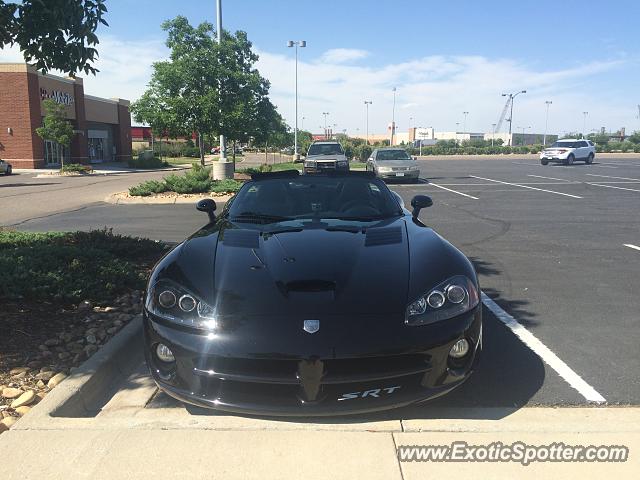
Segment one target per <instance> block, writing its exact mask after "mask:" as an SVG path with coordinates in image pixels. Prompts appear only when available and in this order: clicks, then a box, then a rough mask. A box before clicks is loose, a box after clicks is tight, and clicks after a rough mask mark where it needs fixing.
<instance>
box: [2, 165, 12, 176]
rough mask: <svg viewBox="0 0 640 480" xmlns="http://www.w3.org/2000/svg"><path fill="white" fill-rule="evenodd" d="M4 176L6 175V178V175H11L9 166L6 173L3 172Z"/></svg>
mask: <svg viewBox="0 0 640 480" xmlns="http://www.w3.org/2000/svg"><path fill="white" fill-rule="evenodd" d="M4 174H5V175H7V176H8V175H11V165H9V166H8V167H7V171H6V172H4Z"/></svg>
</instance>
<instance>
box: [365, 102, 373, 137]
mask: <svg viewBox="0 0 640 480" xmlns="http://www.w3.org/2000/svg"><path fill="white" fill-rule="evenodd" d="M372 103H373V102H372V101H371V100H365V101H364V106H365V107H366V108H367V120H366V128H367V130H366V132H367V145H369V105H371V104H372Z"/></svg>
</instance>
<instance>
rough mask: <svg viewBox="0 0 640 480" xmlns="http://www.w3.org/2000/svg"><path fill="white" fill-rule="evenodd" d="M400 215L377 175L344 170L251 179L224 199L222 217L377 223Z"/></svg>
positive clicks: (240, 220) (395, 201)
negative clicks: (341, 173) (331, 173)
mask: <svg viewBox="0 0 640 480" xmlns="http://www.w3.org/2000/svg"><path fill="white" fill-rule="evenodd" d="M262 188H264V190H263V191H262V192H260V189H262ZM260 193H263V194H264V195H263V198H261V197H260V196H259V195H260ZM254 194H255V197H254V196H253V195H254ZM265 196H266V198H264V197H265ZM349 204H352V206H349ZM345 207H348V208H345ZM403 215H404V211H403V209H402V207H401V205H400V203H399V202H398V199H397V198H396V196H395V195H394V194H393V193H392V192H391V190H389V188H388V187H387V186H386V184H385V183H384V182H383V181H382V180H380V179H378V178H375V177H369V176H364V175H354V174H346V175H339V176H338V175H302V176H297V177H285V176H282V177H280V176H273V177H269V176H267V177H264V178H260V179H256V180H251V181H249V182H246V183H245V184H244V185H243V186H242V188H241V189H240V190H239V191H238V193H237V194H236V195H235V196H234V197H233V199H232V200H231V201H230V202H229V204H228V205H227V207H226V208H225V212H224V215H223V216H224V217H225V218H226V219H227V220H229V221H232V222H234V223H250V224H264V225H267V224H274V223H284V222H294V223H301V222H308V221H309V220H312V221H320V220H336V221H348V222H378V221H380V220H386V219H390V218H396V217H400V216H403Z"/></svg>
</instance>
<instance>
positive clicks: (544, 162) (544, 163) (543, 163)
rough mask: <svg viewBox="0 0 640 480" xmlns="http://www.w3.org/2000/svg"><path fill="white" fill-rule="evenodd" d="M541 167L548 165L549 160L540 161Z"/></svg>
mask: <svg viewBox="0 0 640 480" xmlns="http://www.w3.org/2000/svg"><path fill="white" fill-rule="evenodd" d="M540 163H541V164H542V165H549V160H540Z"/></svg>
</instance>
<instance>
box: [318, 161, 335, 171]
mask: <svg viewBox="0 0 640 480" xmlns="http://www.w3.org/2000/svg"><path fill="white" fill-rule="evenodd" d="M317 167H318V170H335V168H336V162H318V163H317Z"/></svg>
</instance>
